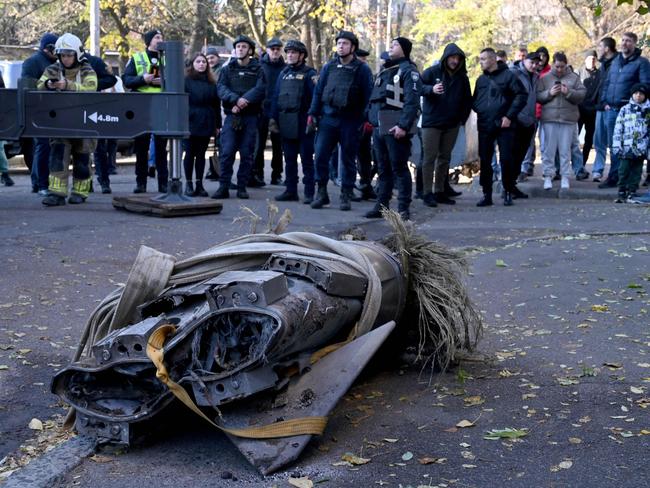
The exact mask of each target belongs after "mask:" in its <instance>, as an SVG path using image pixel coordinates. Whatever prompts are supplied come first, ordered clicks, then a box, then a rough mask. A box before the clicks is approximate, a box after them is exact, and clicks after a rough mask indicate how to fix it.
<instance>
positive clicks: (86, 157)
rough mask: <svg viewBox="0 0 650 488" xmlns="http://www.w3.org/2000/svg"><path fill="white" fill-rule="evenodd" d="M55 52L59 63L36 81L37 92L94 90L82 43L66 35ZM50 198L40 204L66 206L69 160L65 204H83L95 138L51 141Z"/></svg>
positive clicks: (87, 188)
mask: <svg viewBox="0 0 650 488" xmlns="http://www.w3.org/2000/svg"><path fill="white" fill-rule="evenodd" d="M54 52H55V54H56V55H57V57H58V61H57V62H56V63H54V64H52V65H50V66H48V67H47V69H46V70H45V71H44V72H43V75H42V76H41V78H40V79H39V80H38V84H37V88H38V89H39V90H50V91H77V92H78V91H95V90H97V75H96V74H95V71H93V69H92V68H91V67H90V64H89V63H88V61H87V60H86V59H85V57H84V56H83V51H82V47H81V40H80V39H79V38H78V37H77V36H75V35H73V34H70V33H65V34H63V35H62V36H61V37H59V38H58V39H57V41H56V44H55V48H54ZM50 144H51V150H50V160H49V169H50V176H49V187H48V191H49V195H48V196H46V197H45V198H44V199H43V205H45V206H48V207H56V206H59V205H65V197H67V196H68V175H69V169H68V167H69V165H70V160H71V159H72V190H71V192H70V197H69V198H68V203H72V204H79V203H83V202H85V201H86V198H88V193H89V191H90V185H91V183H92V179H91V176H90V153H92V152H93V151H94V150H95V145H96V141H95V140H94V139H57V138H53V139H51V141H50Z"/></svg>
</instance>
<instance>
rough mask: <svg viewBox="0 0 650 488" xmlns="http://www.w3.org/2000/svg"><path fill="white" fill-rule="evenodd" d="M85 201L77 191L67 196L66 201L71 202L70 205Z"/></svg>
mask: <svg viewBox="0 0 650 488" xmlns="http://www.w3.org/2000/svg"><path fill="white" fill-rule="evenodd" d="M85 201H86V199H85V198H84V197H82V196H81V195H79V194H78V193H72V194H71V195H70V196H69V197H68V203H71V204H72V205H78V204H80V203H83V202H85Z"/></svg>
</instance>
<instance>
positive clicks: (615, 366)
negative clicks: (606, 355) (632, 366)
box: [603, 363, 623, 371]
mask: <svg viewBox="0 0 650 488" xmlns="http://www.w3.org/2000/svg"><path fill="white" fill-rule="evenodd" d="M603 366H607V367H608V368H609V369H611V370H612V371H613V370H616V369H621V368H622V367H623V365H622V364H621V363H603Z"/></svg>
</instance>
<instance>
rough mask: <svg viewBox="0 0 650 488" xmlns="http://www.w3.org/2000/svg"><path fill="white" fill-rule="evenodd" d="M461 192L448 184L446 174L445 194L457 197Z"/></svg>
mask: <svg viewBox="0 0 650 488" xmlns="http://www.w3.org/2000/svg"><path fill="white" fill-rule="evenodd" d="M462 194H463V192H462V191H456V190H454V189H453V188H452V186H451V184H449V176H447V178H445V195H447V196H448V197H459V196H461V195H462Z"/></svg>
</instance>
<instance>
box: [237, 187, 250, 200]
mask: <svg viewBox="0 0 650 488" xmlns="http://www.w3.org/2000/svg"><path fill="white" fill-rule="evenodd" d="M237 198H240V199H242V200H248V199H249V198H250V197H249V195H248V192H247V191H246V187H245V186H240V187H239V188H237Z"/></svg>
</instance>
